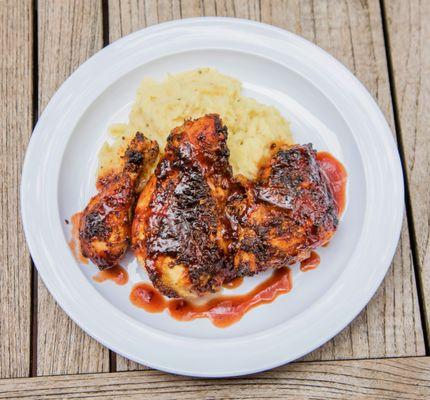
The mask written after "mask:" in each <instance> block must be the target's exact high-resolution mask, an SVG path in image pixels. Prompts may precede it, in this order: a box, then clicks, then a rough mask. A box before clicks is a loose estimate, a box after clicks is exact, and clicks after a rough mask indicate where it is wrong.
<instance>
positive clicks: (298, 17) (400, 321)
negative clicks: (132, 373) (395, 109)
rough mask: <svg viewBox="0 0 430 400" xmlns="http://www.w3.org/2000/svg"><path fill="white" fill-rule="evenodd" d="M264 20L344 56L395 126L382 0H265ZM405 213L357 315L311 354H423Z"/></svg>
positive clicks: (334, 356)
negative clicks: (388, 260)
mask: <svg viewBox="0 0 430 400" xmlns="http://www.w3.org/2000/svg"><path fill="white" fill-rule="evenodd" d="M262 6H263V7H262V11H261V15H262V20H263V22H268V23H271V24H274V25H278V26H281V27H283V28H286V29H288V30H290V31H293V32H296V33H299V34H301V35H302V36H304V37H305V38H307V39H308V40H310V41H313V42H314V43H316V44H317V45H319V46H321V47H322V48H324V49H325V50H327V51H328V52H330V53H331V54H332V55H333V56H334V57H336V58H337V59H339V60H340V61H341V62H343V63H344V64H345V65H346V66H347V67H348V68H349V69H350V70H351V71H352V72H354V74H355V75H356V76H357V77H358V78H359V79H360V81H361V82H363V83H364V85H365V86H366V87H367V88H368V90H369V91H370V92H371V93H372V94H373V96H374V97H375V99H376V101H377V102H378V104H379V106H380V108H381V109H382V111H383V113H384V114H385V116H386V118H387V121H388V122H389V124H390V126H391V128H392V129H393V131H394V130H395V129H394V122H393V113H392V105H391V96H390V87H389V79H388V70H387V64H386V55H385V49H384V39H383V31H382V23H381V11H380V8H379V2H378V1H376V0H369V1H358V0H353V1H338V2H333V1H330V0H327V1H318V2H281V1H271V2H262ZM424 352H425V349H424V343H423V335H422V329H421V322H420V314H419V307H418V300H417V293H416V282H415V276H414V271H413V262H412V257H411V250H410V241H409V235H408V229H407V221H406V218H405V221H404V225H403V230H402V235H401V240H400V242H399V246H398V249H397V252H396V255H395V258H394V260H393V263H392V266H391V268H390V270H389V272H388V274H387V276H386V278H385V280H384V283H383V285H382V286H381V287H380V288H379V290H378V292H377V294H376V295H375V297H374V298H373V300H372V301H371V302H370V303H369V305H368V306H367V307H366V309H365V310H364V311H363V312H362V313H361V314H360V315H359V316H358V317H357V318H356V319H355V321H354V322H353V323H352V324H351V325H350V326H349V327H347V328H346V329H345V330H344V331H343V332H341V333H340V334H339V335H338V336H337V337H335V338H334V339H333V340H332V341H330V342H329V343H327V344H326V345H325V346H323V347H321V348H320V349H319V350H317V351H316V352H314V353H313V354H311V355H309V356H308V357H307V359H340V358H366V357H388V356H402V355H414V354H415V355H419V354H424Z"/></svg>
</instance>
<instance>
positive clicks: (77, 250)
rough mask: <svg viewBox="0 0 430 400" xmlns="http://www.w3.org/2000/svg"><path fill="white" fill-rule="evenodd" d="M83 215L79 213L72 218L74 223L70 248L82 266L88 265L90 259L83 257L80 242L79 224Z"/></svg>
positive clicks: (71, 220)
mask: <svg viewBox="0 0 430 400" xmlns="http://www.w3.org/2000/svg"><path fill="white" fill-rule="evenodd" d="M81 215H82V212H77V213H76V214H73V215H72V217H71V218H70V222H71V223H72V238H71V239H70V242H69V247H70V249H71V250H72V253H73V255H74V256H75V258H76V260H77V261H79V262H81V263H82V264H88V258H86V257H84V256H83V255H82V252H81V244H80V242H79V223H80V221H81Z"/></svg>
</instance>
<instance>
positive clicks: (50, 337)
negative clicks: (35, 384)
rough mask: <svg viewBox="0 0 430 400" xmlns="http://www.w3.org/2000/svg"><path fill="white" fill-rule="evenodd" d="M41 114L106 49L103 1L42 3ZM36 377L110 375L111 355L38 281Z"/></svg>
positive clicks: (40, 27)
mask: <svg viewBox="0 0 430 400" xmlns="http://www.w3.org/2000/svg"><path fill="white" fill-rule="evenodd" d="M38 30H39V32H38V33H39V54H38V59H39V112H42V111H43V108H44V107H45V106H46V104H47V103H48V101H49V99H50V98H51V96H52V95H53V94H54V93H55V91H56V90H57V88H58V87H59V86H60V85H61V83H63V81H64V80H65V79H66V78H67V77H68V76H69V75H70V74H71V73H72V72H73V71H74V70H75V69H76V68H77V67H78V66H79V65H80V64H81V63H82V62H84V61H85V60H86V59H87V58H88V57H90V56H91V55H92V54H93V53H95V52H96V51H97V50H99V49H100V48H101V47H102V36H103V33H102V10H101V2H99V1H96V0H94V1H85V0H77V1H69V0H67V1H65V0H61V1H53V0H51V1H48V0H42V1H39V2H38ZM37 308H38V313H37V322H38V329H37V332H38V338H37V374H38V375H55V374H65V373H81V372H101V371H109V352H108V350H107V349H106V348H104V347H103V346H101V345H100V344H98V343H97V342H96V341H95V340H93V339H91V338H90V337H89V336H88V335H86V334H85V333H84V332H83V331H82V330H81V329H80V328H79V327H78V326H77V325H75V323H74V322H73V321H72V320H71V319H69V318H68V317H67V315H66V314H65V313H64V312H63V311H62V310H61V309H60V308H59V307H58V306H57V304H56V303H55V301H54V299H53V298H52V297H51V295H50V294H49V292H48V291H47V289H46V288H45V286H44V284H43V282H42V280H41V279H40V278H39V284H38V305H37Z"/></svg>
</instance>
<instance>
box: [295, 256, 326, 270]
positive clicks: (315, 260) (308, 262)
mask: <svg viewBox="0 0 430 400" xmlns="http://www.w3.org/2000/svg"><path fill="white" fill-rule="evenodd" d="M320 262H321V258H320V256H319V255H318V254H317V253H316V252H315V251H311V255H310V256H309V258H306V259H305V260H303V261H302V262H301V263H300V271H303V272H306V271H310V270H311V269H315V268H316V267H318V265H319V264H320Z"/></svg>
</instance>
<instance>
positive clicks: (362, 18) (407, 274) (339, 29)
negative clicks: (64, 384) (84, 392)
mask: <svg viewBox="0 0 430 400" xmlns="http://www.w3.org/2000/svg"><path fill="white" fill-rule="evenodd" d="M260 3H261V7H260ZM178 4H179V6H178ZM178 8H179V10H180V16H181V17H196V16H213V15H217V16H231V17H240V18H249V19H255V20H261V21H262V22H266V23H269V24H273V25H276V26H279V27H282V28H284V29H287V30H289V31H291V32H294V33H297V34H299V35H301V36H303V37H305V38H306V39H308V40H310V41H312V42H314V43H316V44H317V45H319V46H321V47H322V48H324V49H325V50H327V51H328V52H330V53H331V54H332V55H333V56H335V57H336V58H337V59H339V60H340V61H341V62H343V63H344V64H345V65H346V66H347V67H348V68H349V69H350V70H351V71H353V72H354V73H355V75H356V76H357V77H358V78H359V79H360V80H361V82H363V83H364V85H365V86H366V87H367V88H368V89H369V91H370V92H371V93H372V94H373V96H374V97H375V99H376V100H377V102H378V104H379V106H380V107H381V109H382V111H383V113H384V114H385V116H386V118H387V120H388V122H389V124H390V126H391V127H392V129H393V131H394V130H395V129H394V122H393V112H392V104H391V95H390V87H389V78H388V71H387V63H386V53H385V48H384V36H383V30H382V22H381V10H380V7H379V2H378V1H377V0H369V1H360V0H348V1H332V0H321V1H311V0H308V1H299V0H296V1H278V0H270V1H268V0H263V1H261V2H259V1H257V0H254V1H213V0H203V1H180V2H178V1H160V2H156V1H148V0H147V1H145V2H141V1H131V0H129V1H118V0H111V1H109V38H110V41H113V40H116V39H118V38H120V37H121V36H123V35H126V34H128V33H131V32H133V31H135V30H137V29H141V28H143V27H145V26H149V25H152V24H155V23H157V22H161V20H160V19H157V16H158V17H159V16H160V15H163V21H165V20H166V18H167V19H175V18H177V17H176V15H177V13H178ZM427 212H428V210H427ZM424 354H425V349H424V341H423V333H422V328H421V319H420V312H419V307H418V299H417V291H416V282H415V275H414V270H413V261H412V256H411V249H410V240H409V235H408V227H407V221H406V218H405V221H404V224H403V229H402V234H401V240H400V242H399V246H398V249H397V252H396V255H395V257H394V260H393V263H392V266H391V268H390V270H389V272H388V274H387V276H386V278H385V280H384V283H383V285H381V287H380V288H379V290H378V292H377V294H376V295H375V296H374V298H373V299H372V301H371V302H370V303H369V305H368V306H367V307H366V308H365V310H363V312H362V313H361V314H360V315H359V316H358V317H357V318H356V319H355V320H354V322H353V323H352V324H351V325H349V326H348V327H347V328H345V329H344V330H343V331H342V332H341V333H340V334H339V335H338V336H336V337H335V338H334V339H332V340H331V341H329V342H328V343H326V344H325V345H324V346H322V347H321V348H320V349H317V350H316V351H314V352H313V353H311V354H310V355H308V356H307V357H306V358H305V359H306V360H334V359H350V358H369V357H371V358H376V357H393V356H411V355H424ZM138 368H145V367H143V366H138V364H136V363H134V362H131V361H128V360H125V359H124V358H122V357H120V356H118V358H117V369H118V370H119V371H120V370H130V369H138Z"/></svg>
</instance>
